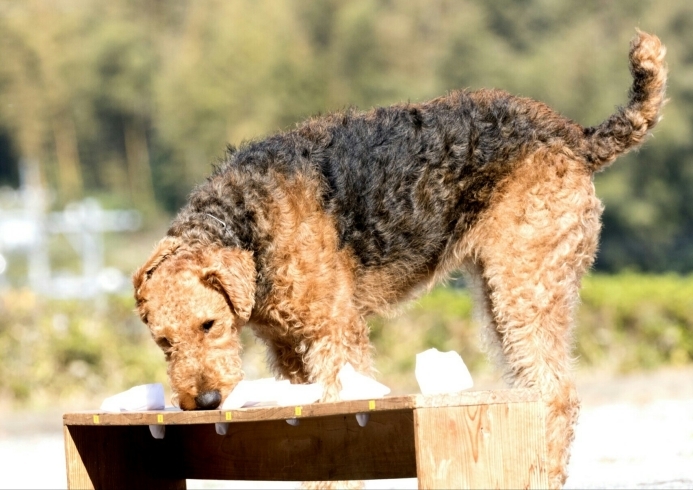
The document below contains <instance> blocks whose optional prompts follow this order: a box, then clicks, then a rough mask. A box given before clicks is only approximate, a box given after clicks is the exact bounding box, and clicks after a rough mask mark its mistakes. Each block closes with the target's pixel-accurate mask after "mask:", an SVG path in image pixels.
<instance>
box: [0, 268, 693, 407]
mask: <svg viewBox="0 0 693 490" xmlns="http://www.w3.org/2000/svg"><path fill="white" fill-rule="evenodd" d="M691 298H693V277H681V276H676V275H663V276H650V275H640V274H633V273H630V274H624V275H622V276H607V275H593V276H588V277H587V278H586V279H585V281H584V287H583V293H582V304H581V305H580V306H579V308H578V314H577V318H578V322H577V323H578V327H577V330H576V339H575V340H576V345H577V348H576V356H577V362H578V365H579V366H580V367H585V368H598V369H602V370H606V371H607V372H611V373H613V372H616V373H620V372H629V371H632V370H635V369H640V368H642V367H645V368H653V367H657V366H661V365H673V366H680V365H684V364H687V363H690V362H691V361H692V360H693V308H691ZM132 306H133V305H132V300H131V299H130V298H118V297H111V298H110V300H109V301H104V302H101V303H98V302H97V303H96V304H92V305H88V306H85V305H84V304H83V303H80V302H74V303H65V302H59V303H58V302H50V301H46V300H41V299H40V298H37V297H36V296H35V295H33V294H32V293H31V292H29V291H13V292H10V293H5V294H3V295H2V296H0V358H2V359H3V362H2V363H0V397H2V396H4V397H6V398H10V399H12V400H14V403H15V404H16V405H18V406H24V405H33V406H45V405H51V404H52V405H54V404H55V403H57V401H58V400H61V401H62V402H63V403H72V404H73V408H74V404H75V403H84V404H86V405H85V408H94V405H93V403H94V402H93V401H91V400H99V399H101V398H103V397H105V396H108V395H110V394H113V393H117V392H119V391H122V390H125V389H127V388H129V387H131V386H134V385H137V384H142V383H152V382H161V383H163V384H164V386H167V387H168V383H167V380H166V366H165V362H164V356H163V354H162V353H161V352H160V351H159V350H158V348H157V347H156V346H155V344H154V342H152V341H151V340H150V339H149V333H148V332H147V331H146V329H145V328H144V327H143V326H142V325H141V324H140V322H139V320H138V318H137V317H136V315H134V314H133V313H132ZM370 325H371V338H372V340H373V344H374V345H375V348H376V353H377V355H376V363H377V368H378V370H379V371H380V376H379V380H380V381H382V382H384V383H385V384H387V385H388V386H390V387H392V388H393V390H396V391H397V392H400V393H412V392H416V391H417V390H418V386H417V384H416V379H415V377H414V366H415V359H416V357H415V355H416V353H418V352H421V351H423V350H426V349H428V348H431V347H435V348H437V349H439V350H441V351H448V350H455V351H457V352H459V353H460V355H461V356H462V358H463V359H464V361H465V363H466V364H467V366H468V367H469V368H470V370H471V371H472V373H474V377H475V378H477V381H478V380H479V379H482V380H483V379H484V378H485V377H487V378H488V377H493V376H494V375H492V374H490V373H492V370H493V369H494V366H491V365H489V364H488V361H487V360H486V357H485V355H484V346H483V343H482V342H481V340H480V338H481V337H480V334H479V328H478V324H477V323H476V321H475V319H474V315H473V310H472V302H471V298H470V297H469V294H468V293H467V292H466V291H465V290H464V289H459V288H438V289H436V290H434V291H433V292H432V293H431V294H429V295H426V296H424V297H423V298H421V299H420V300H418V301H416V302H415V303H414V304H413V305H411V307H410V308H409V309H408V310H406V311H405V312H404V313H403V314H401V315H398V316H397V317H395V318H392V319H384V318H374V319H372V320H371V322H370ZM424 326H425V327H424ZM248 334H249V332H246V335H245V336H244V342H245V345H246V355H245V359H244V370H245V371H246V375H247V376H248V377H249V379H258V378H260V377H263V376H267V375H269V373H268V372H267V371H266V368H265V366H264V364H263V362H262V361H263V358H264V350H263V349H262V347H261V345H259V344H258V343H256V342H255V341H254V340H253V339H252V337H251V336H250V335H248ZM495 377H496V378H497V375H495ZM90 401H91V403H92V404H91V405H89V403H90Z"/></svg>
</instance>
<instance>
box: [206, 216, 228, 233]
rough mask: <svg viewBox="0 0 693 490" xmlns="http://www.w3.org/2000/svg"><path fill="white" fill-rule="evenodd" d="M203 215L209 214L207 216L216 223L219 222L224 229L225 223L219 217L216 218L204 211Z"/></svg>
mask: <svg viewBox="0 0 693 490" xmlns="http://www.w3.org/2000/svg"><path fill="white" fill-rule="evenodd" d="M205 216H209V217H210V218H212V219H213V220H214V221H216V222H217V223H219V224H220V225H221V227H222V228H223V229H224V230H226V223H225V222H223V221H222V220H220V219H219V218H217V217H216V216H214V215H213V214H209V213H205Z"/></svg>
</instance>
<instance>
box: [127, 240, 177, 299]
mask: <svg viewBox="0 0 693 490" xmlns="http://www.w3.org/2000/svg"><path fill="white" fill-rule="evenodd" d="M180 246H181V242H180V240H178V239H177V238H174V237H166V238H163V239H162V240H160V241H159V243H157V244H156V247H155V248H154V251H153V252H152V255H151V256H150V257H149V260H147V262H145V263H144V265H143V266H142V267H140V268H139V269H137V270H136V271H135V273H134V274H133V275H132V283H133V286H134V287H135V296H136V297H137V296H139V294H140V292H139V291H140V286H142V284H143V283H144V281H145V280H147V279H149V277H150V276H151V275H152V273H153V272H154V271H155V270H156V268H157V267H159V265H160V264H161V263H162V262H163V261H164V260H166V258H167V257H169V256H171V255H173V254H174V253H175V252H176V250H178V249H179V248H180Z"/></svg>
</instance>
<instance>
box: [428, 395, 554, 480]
mask: <svg viewBox="0 0 693 490" xmlns="http://www.w3.org/2000/svg"><path fill="white" fill-rule="evenodd" d="M544 411H545V408H544V404H543V403H540V402H520V403H506V404H492V405H477V406H473V405H469V406H454V407H439V408H434V407H431V408H419V409H416V410H415V411H414V427H415V434H416V453H417V458H416V459H417V476H418V480H419V488H547V487H548V477H547V473H546V465H545V462H546V444H545V427H544V417H545V415H544Z"/></svg>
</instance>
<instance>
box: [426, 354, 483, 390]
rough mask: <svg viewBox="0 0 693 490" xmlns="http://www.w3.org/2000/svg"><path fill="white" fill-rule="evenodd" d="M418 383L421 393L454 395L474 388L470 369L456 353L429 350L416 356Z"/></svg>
mask: <svg viewBox="0 0 693 490" xmlns="http://www.w3.org/2000/svg"><path fill="white" fill-rule="evenodd" d="M414 374H415V375H416V381H417V382H418V383H419V388H420V389H421V393H423V394H424V395H435V394H438V393H454V392H457V391H463V390H467V389H469V388H471V387H472V386H474V381H472V376H471V374H469V369H467V366H466V365H465V364H464V361H463V360H462V358H461V357H460V355H459V354H458V353H457V352H455V351H449V352H440V351H439V350H438V349H428V350H427V351H424V352H421V353H419V354H417V355H416V370H415V371H414Z"/></svg>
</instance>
